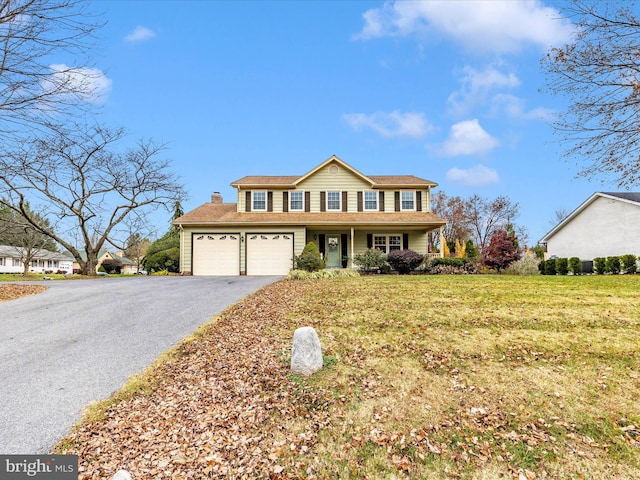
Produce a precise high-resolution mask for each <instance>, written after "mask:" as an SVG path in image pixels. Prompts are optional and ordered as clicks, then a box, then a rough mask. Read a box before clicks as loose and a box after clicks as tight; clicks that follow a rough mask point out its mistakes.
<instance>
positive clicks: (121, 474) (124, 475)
mask: <svg viewBox="0 0 640 480" xmlns="http://www.w3.org/2000/svg"><path fill="white" fill-rule="evenodd" d="M111 480H132V478H131V474H130V473H129V472H127V471H126V470H118V471H117V472H116V474H115V475H114V476H113V478H112V479H111Z"/></svg>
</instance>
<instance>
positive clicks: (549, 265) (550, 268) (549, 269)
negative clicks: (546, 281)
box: [544, 258, 556, 275]
mask: <svg viewBox="0 0 640 480" xmlns="http://www.w3.org/2000/svg"><path fill="white" fill-rule="evenodd" d="M544 274H545V275H555V274H556V259H555V258H550V259H549V260H545V261H544Z"/></svg>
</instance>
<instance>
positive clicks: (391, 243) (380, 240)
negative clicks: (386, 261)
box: [373, 235, 402, 253]
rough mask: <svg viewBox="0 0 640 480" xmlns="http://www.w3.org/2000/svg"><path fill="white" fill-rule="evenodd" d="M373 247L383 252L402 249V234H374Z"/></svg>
mask: <svg viewBox="0 0 640 480" xmlns="http://www.w3.org/2000/svg"><path fill="white" fill-rule="evenodd" d="M373 248H377V249H378V250H380V251H381V252H383V253H388V252H391V251H393V250H402V235H374V237H373Z"/></svg>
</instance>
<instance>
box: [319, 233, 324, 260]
mask: <svg viewBox="0 0 640 480" xmlns="http://www.w3.org/2000/svg"><path fill="white" fill-rule="evenodd" d="M318 250H320V253H321V254H322V256H323V257H324V233H321V234H320V235H318Z"/></svg>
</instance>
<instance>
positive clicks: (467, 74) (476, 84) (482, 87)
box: [447, 65, 520, 115]
mask: <svg viewBox="0 0 640 480" xmlns="http://www.w3.org/2000/svg"><path fill="white" fill-rule="evenodd" d="M462 73H463V76H462V87H461V88H460V90H458V91H456V92H453V93H452V94H451V95H450V96H449V98H448V100H447V101H448V103H449V108H450V110H451V112H452V113H453V114H455V115H464V114H466V113H467V112H469V111H470V110H471V109H472V108H473V107H474V106H476V105H482V104H484V103H486V102H487V97H488V96H489V94H490V92H491V91H492V90H495V89H500V88H516V87H518V86H519V85H520V79H519V78H518V76H517V75H515V74H514V73H503V72H501V71H499V70H498V69H497V68H495V67H492V66H490V67H486V68H485V69H484V70H481V71H480V70H476V69H475V68H473V67H470V66H468V65H467V66H465V67H464V68H463V69H462Z"/></svg>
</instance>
